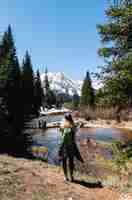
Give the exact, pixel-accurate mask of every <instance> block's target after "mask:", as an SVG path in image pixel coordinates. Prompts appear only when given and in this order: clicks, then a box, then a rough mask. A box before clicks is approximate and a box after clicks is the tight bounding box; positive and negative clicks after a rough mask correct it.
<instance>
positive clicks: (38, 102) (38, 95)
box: [34, 70, 44, 115]
mask: <svg viewBox="0 0 132 200" xmlns="http://www.w3.org/2000/svg"><path fill="white" fill-rule="evenodd" d="M34 82H35V83H34V111H35V113H36V114H37V115H38V113H39V110H40V107H41V106H42V100H43V96H44V94H43V89H42V86H41V80H40V73H39V70H37V74H36V77H35V81H34Z"/></svg>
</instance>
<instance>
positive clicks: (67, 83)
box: [41, 72, 81, 95]
mask: <svg viewBox="0 0 132 200" xmlns="http://www.w3.org/2000/svg"><path fill="white" fill-rule="evenodd" d="M44 77H45V73H44V74H42V75H41V81H42V86H43V82H44ZM48 79H49V83H50V87H51V89H53V90H55V91H57V92H58V93H68V94H69V95H73V94H75V93H77V94H78V95H80V93H81V88H80V85H79V84H78V82H75V81H74V80H72V79H71V78H69V77H68V76H66V75H65V73H64V72H48Z"/></svg>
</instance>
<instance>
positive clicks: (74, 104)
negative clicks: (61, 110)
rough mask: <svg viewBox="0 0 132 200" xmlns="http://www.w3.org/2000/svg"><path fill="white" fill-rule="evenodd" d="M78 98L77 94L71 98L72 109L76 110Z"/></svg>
mask: <svg viewBox="0 0 132 200" xmlns="http://www.w3.org/2000/svg"><path fill="white" fill-rule="evenodd" d="M79 102H80V97H79V95H78V94H77V93H75V94H74V95H73V97H72V106H73V108H74V109H77V108H78V106H79Z"/></svg>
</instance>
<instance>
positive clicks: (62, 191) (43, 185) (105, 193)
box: [0, 155, 131, 200]
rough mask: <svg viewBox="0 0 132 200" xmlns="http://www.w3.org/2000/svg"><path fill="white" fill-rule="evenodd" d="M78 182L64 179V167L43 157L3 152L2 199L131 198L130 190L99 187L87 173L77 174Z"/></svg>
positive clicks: (0, 170) (0, 161) (0, 165)
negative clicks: (36, 158) (28, 157)
mask: <svg viewBox="0 0 132 200" xmlns="http://www.w3.org/2000/svg"><path fill="white" fill-rule="evenodd" d="M75 178H76V182H75V183H70V182H68V183H67V182H65V181H64V176H63V172H62V170H61V168H60V167H57V166H52V165H49V164H47V163H45V162H41V161H32V160H26V159H20V158H19V159H18V158H13V157H10V156H7V155H0V196H1V199H2V200H18V199H19V200H29V199H30V200H80V199H81V200H92V199H94V200H106V197H107V200H128V199H131V196H130V194H126V195H125V194H123V193H120V192H119V190H118V189H116V188H114V187H110V186H109V187H108V186H104V187H102V188H100V187H98V185H97V184H96V182H94V183H95V184H94V183H93V182H91V181H90V179H89V178H88V177H87V176H86V175H81V174H77V173H76V174H75Z"/></svg>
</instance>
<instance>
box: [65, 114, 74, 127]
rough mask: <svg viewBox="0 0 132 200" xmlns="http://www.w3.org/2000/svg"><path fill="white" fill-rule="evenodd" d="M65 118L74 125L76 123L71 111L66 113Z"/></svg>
mask: <svg viewBox="0 0 132 200" xmlns="http://www.w3.org/2000/svg"><path fill="white" fill-rule="evenodd" d="M65 119H66V120H67V121H69V122H70V123H71V124H72V125H74V121H73V119H72V115H71V114H70V113H67V114H65Z"/></svg>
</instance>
